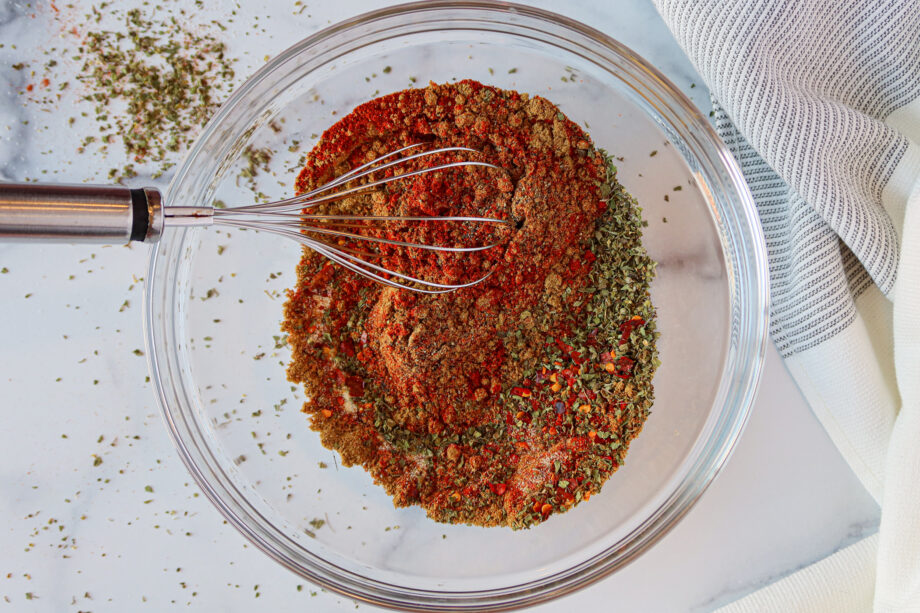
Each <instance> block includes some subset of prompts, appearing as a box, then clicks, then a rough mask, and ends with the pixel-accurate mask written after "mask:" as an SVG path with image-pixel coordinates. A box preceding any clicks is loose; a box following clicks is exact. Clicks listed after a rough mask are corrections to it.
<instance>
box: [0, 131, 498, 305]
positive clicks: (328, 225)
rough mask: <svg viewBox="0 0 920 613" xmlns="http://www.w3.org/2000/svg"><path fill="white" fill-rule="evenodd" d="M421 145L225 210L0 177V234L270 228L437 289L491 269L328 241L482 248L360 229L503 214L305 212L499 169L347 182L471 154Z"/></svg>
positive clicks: (64, 238) (399, 281) (380, 274)
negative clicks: (386, 260) (448, 279)
mask: <svg viewBox="0 0 920 613" xmlns="http://www.w3.org/2000/svg"><path fill="white" fill-rule="evenodd" d="M419 147H424V144H421V143H419V144H415V145H409V146H408V147H403V148H402V149H398V150H396V151H392V152H390V153H388V154H386V155H383V156H380V157H378V158H377V159H375V160H373V161H371V162H368V163H367V164H364V165H362V166H359V167H358V168H355V169H353V170H351V171H349V172H347V173H345V174H343V175H340V176H339V177H336V178H335V179H333V180H332V181H330V182H329V183H326V184H325V185H322V186H320V187H318V188H316V189H314V190H311V191H309V192H307V193H304V194H301V195H299V196H295V197H293V198H288V199H286V200H281V201H278V202H269V203H265V204H252V205H247V206H239V207H230V208H214V207H208V206H163V202H162V200H163V199H162V196H161V194H160V192H159V191H158V190H157V189H155V188H150V187H145V188H140V189H130V188H127V187H119V186H101V185H52V184H40V183H0V238H2V239H13V240H51V241H60V242H77V241H83V242H87V241H88V242H96V243H112V242H121V241H126V240H127V241H140V242H146V243H153V242H156V241H157V240H159V238H160V236H161V234H162V231H163V228H164V227H165V226H209V225H221V226H233V227H236V228H247V229H253V230H258V231H264V232H271V233H273V234H277V235H279V236H284V237H287V238H291V239H294V240H296V241H297V242H299V243H301V244H303V245H306V246H307V247H309V248H310V249H312V250H313V251H315V252H316V253H319V254H321V255H323V256H325V257H326V258H328V259H329V260H331V261H333V262H335V263H336V264H339V265H340V266H344V267H345V268H347V269H348V270H351V271H353V272H355V273H357V274H359V275H363V276H365V277H367V278H369V279H373V280H374V281H377V282H379V283H383V284H385V285H389V286H391V287H398V288H403V289H408V290H411V291H415V292H422V293H443V292H451V291H454V290H457V289H460V288H463V287H471V286H473V285H476V284H478V283H481V282H482V281H484V280H485V279H487V278H488V277H489V275H490V274H491V273H489V274H486V275H484V276H482V277H480V278H478V279H475V280H472V281H469V282H466V283H459V284H443V283H435V282H433V281H428V280H425V279H420V278H417V277H413V276H410V275H407V274H405V273H403V272H400V271H397V270H390V269H387V268H385V267H382V266H379V265H377V264H374V263H373V262H369V261H367V259H366V258H368V257H373V256H374V254H372V253H362V252H359V251H356V250H355V249H353V248H351V247H349V246H343V245H338V246H337V245H335V244H333V243H331V242H330V241H331V240H335V241H343V240H344V241H347V242H351V241H357V242H365V243H377V244H385V245H391V246H394V247H401V248H415V249H425V250H429V251H442V252H471V251H483V250H486V249H492V248H494V247H497V246H498V245H499V244H500V243H501V241H496V242H493V243H490V244H487V245H474V246H469V247H455V246H446V245H436V244H428V243H415V242H407V241H400V240H393V239H389V238H383V237H380V236H373V235H368V234H361V233H360V232H359V231H360V230H361V229H371V230H373V229H375V228H377V229H379V227H380V226H379V224H383V223H387V222H413V223H423V222H439V223H472V224H503V225H507V224H509V222H508V221H506V220H502V219H493V218H489V217H465V216H387V215H324V214H311V213H308V212H307V211H308V210H309V209H311V208H313V207H316V206H319V205H321V204H324V203H329V202H333V201H336V200H341V199H343V198H347V197H349V196H353V195H355V194H358V193H361V192H367V191H369V190H374V189H377V188H379V187H381V186H382V185H385V184H387V183H391V182H394V181H403V180H405V179H408V178H410V177H413V176H417V175H421V174H425V173H430V172H435V171H439V170H445V169H448V168H455V167H461V166H484V167H487V168H496V169H497V168H498V167H497V166H494V165H493V164H489V163H487V162H481V161H478V160H461V161H456V162H447V163H442V164H438V165H435V166H431V167H427V168H420V169H418V170H413V171H409V172H404V173H401V174H394V175H392V176H389V177H384V178H380V179H376V180H369V181H368V182H366V183H361V184H358V185H354V186H352V187H348V184H349V183H351V182H354V181H359V180H361V179H363V178H365V177H369V176H370V175H371V174H373V173H376V172H380V171H384V170H387V169H389V168H394V169H395V167H398V166H400V165H403V164H406V163H407V162H409V161H411V160H415V159H419V158H423V157H427V156H432V155H437V154H443V153H453V152H471V153H476V151H475V150H474V149H468V148H466V147H442V148H439V149H428V150H424V151H420V152H417V153H409V152H410V151H411V150H413V149H417V148H419ZM369 178H371V179H373V178H372V177H369ZM349 230H351V231H349ZM324 238H325V239H326V240H324Z"/></svg>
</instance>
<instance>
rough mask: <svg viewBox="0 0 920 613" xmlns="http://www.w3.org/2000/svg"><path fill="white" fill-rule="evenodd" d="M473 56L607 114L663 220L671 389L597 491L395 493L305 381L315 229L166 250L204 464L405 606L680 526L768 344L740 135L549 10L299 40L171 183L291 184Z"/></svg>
mask: <svg viewBox="0 0 920 613" xmlns="http://www.w3.org/2000/svg"><path fill="white" fill-rule="evenodd" d="M464 78H473V79H476V80H479V81H482V82H483V83H487V84H491V85H496V86H498V87H502V88H508V89H516V90H518V91H522V92H528V93H530V94H532V95H541V96H544V97H546V98H548V99H549V100H551V101H552V102H554V103H556V104H557V105H559V107H560V108H561V109H562V110H563V111H564V112H565V113H566V114H567V115H568V116H569V118H571V119H572V120H574V121H576V122H578V123H580V124H581V125H584V126H586V128H587V130H588V132H589V133H590V134H591V136H592V138H593V139H594V141H595V143H596V144H597V145H598V146H599V147H602V148H604V149H607V150H608V151H609V152H610V153H611V154H613V155H615V156H617V157H618V158H621V159H620V162H619V164H618V165H619V169H620V180H621V182H622V183H623V184H624V185H625V186H626V187H627V189H628V190H629V191H630V192H631V193H632V194H633V195H634V196H635V197H636V198H637V199H638V201H639V203H640V205H641V206H642V207H643V210H644V212H643V215H644V218H645V219H646V220H647V222H648V224H649V225H648V228H646V231H645V238H644V243H645V245H646V247H647V249H648V251H649V253H650V255H651V256H652V258H653V259H655V260H656V261H657V262H658V275H657V278H656V280H655V282H654V283H653V287H652V298H653V302H654V304H655V306H656V307H657V309H658V318H659V320H658V325H659V330H660V332H661V339H660V343H659V349H660V358H661V362H662V365H661V367H660V368H659V370H658V372H657V374H656V376H655V382H654V383H655V394H656V401H655V404H654V406H653V408H652V414H651V416H650V417H649V420H648V422H647V424H646V426H645V428H644V430H643V432H642V433H641V435H640V436H639V437H638V438H637V439H636V440H635V441H634V442H633V444H632V446H631V449H630V451H629V454H628V456H627V461H626V464H625V466H624V467H623V468H621V469H620V470H619V471H618V472H617V473H616V474H615V475H614V476H613V477H612V478H611V480H610V481H608V483H607V484H606V485H605V487H604V489H603V491H602V492H601V493H600V494H599V495H597V496H594V497H592V499H591V501H590V502H588V503H584V504H581V505H578V506H577V507H575V508H574V509H573V510H571V511H570V512H568V513H565V514H561V515H558V516H553V517H551V518H550V519H549V520H548V521H547V522H545V523H544V524H542V525H539V526H537V527H536V528H534V529H531V530H527V531H519V532H512V531H510V530H507V529H498V528H492V529H483V528H474V527H467V526H448V525H444V524H437V523H434V522H432V521H430V520H428V519H427V518H425V516H424V513H423V512H422V511H420V510H419V509H417V508H412V509H394V508H393V506H392V502H391V500H390V499H389V498H388V497H387V496H386V495H385V494H384V492H383V490H382V489H381V488H378V487H376V486H374V485H373V483H372V482H371V480H370V478H369V477H368V475H367V474H366V473H365V472H364V471H363V470H361V469H360V468H347V469H346V468H343V467H341V466H339V465H338V462H337V456H336V454H334V453H333V452H331V451H329V450H326V449H324V448H323V447H322V446H321V445H320V443H319V440H318V436H317V435H316V434H315V433H313V432H312V431H310V430H309V428H308V426H307V422H306V417H305V416H304V415H302V414H301V413H300V412H299V409H300V406H301V404H302V403H303V401H304V397H303V395H302V393H300V392H299V391H298V390H296V389H294V388H293V387H292V385H291V384H290V383H289V382H287V381H286V380H285V374H284V369H285V366H286V364H287V362H288V360H289V351H288V349H287V347H286V346H284V343H283V339H282V338H281V337H280V334H281V332H280V329H279V326H280V321H281V318H282V305H283V302H284V299H285V297H284V290H285V289H286V288H287V287H290V286H292V285H293V282H294V268H295V265H296V263H297V261H298V259H299V254H300V247H299V246H298V245H297V244H296V243H294V242H292V241H287V240H285V239H279V238H276V237H273V236H271V235H269V234H265V233H258V232H253V231H240V230H229V231H226V230H215V229H208V230H175V229H171V230H167V231H166V232H165V233H164V236H163V239H162V240H161V242H160V243H159V245H158V247H157V248H156V250H155V251H154V252H153V254H152V256H151V265H150V273H149V276H148V300H147V305H146V306H147V312H146V318H147V334H148V346H149V347H148V348H149V351H148V355H149V356H150V361H151V371H152V373H153V375H154V380H155V383H156V386H157V390H158V394H159V400H160V404H161V407H162V409H163V412H164V415H165V418H166V421H167V424H168V427H169V430H170V432H171V434H172V435H173V437H174V438H175V440H176V443H177V445H178V447H179V451H180V453H181V455H182V457H183V459H184V461H185V462H186V464H187V465H188V467H189V469H190V470H191V472H192V474H193V475H194V477H195V478H196V480H197V481H198V483H199V485H200V486H201V487H202V488H203V490H204V491H205V492H206V494H207V495H208V496H209V497H210V498H211V500H212V501H213V502H214V503H215V504H216V505H217V507H218V508H219V509H220V510H221V512H222V513H223V514H224V515H225V516H226V517H227V518H228V520H229V521H231V523H233V524H234V525H235V526H236V527H237V528H238V529H240V530H241V531H242V532H243V533H244V534H245V535H246V536H248V537H249V538H250V539H251V540H252V541H253V542H254V543H256V544H257V545H258V546H259V547H260V548H262V549H263V550H265V551H266V552H267V553H269V554H270V555H272V556H273V557H275V558H276V559H277V560H279V561H280V562H281V563H283V564H285V565H286V566H288V567H289V568H291V569H292V570H294V571H295V572H298V573H300V574H302V575H303V576H305V577H307V578H309V579H311V580H313V581H315V582H317V583H320V584H322V585H324V586H326V587H329V588H331V589H335V590H337V591H340V592H343V593H346V594H348V595H350V596H353V597H356V598H361V599H366V600H369V601H372V602H375V603H377V604H382V605H390V606H402V607H411V608H417V609H425V608H429V607H441V608H444V607H448V608H465V607H469V606H477V607H491V608H505V607H510V606H518V605H522V604H527V603H533V602H536V601H539V600H544V599H547V598H550V597H553V596H557V595H560V594H562V593H565V592H566V591H569V590H571V589H574V588H576V587H578V586H580V585H584V584H585V583H587V582H590V581H592V580H595V579H597V578H598V577H601V576H603V575H605V574H607V573H609V572H612V571H613V570H615V569H617V568H619V567H620V566H622V565H623V564H625V563H627V562H628V561H629V560H631V559H633V558H634V556H636V555H638V554H639V553H641V552H642V551H643V550H644V549H645V548H647V547H648V546H649V545H650V544H651V543H653V542H654V541H655V540H657V539H658V538H660V537H661V536H662V535H663V534H664V533H665V532H666V531H667V529H669V528H670V527H671V526H673V524H674V522H675V521H676V520H677V519H679V517H680V516H681V515H682V514H683V513H685V512H686V511H687V510H688V509H689V507H690V505H692V503H693V502H694V501H695V500H696V499H697V498H698V496H699V495H700V494H701V493H702V491H703V490H704V489H705V487H706V486H707V485H708V484H709V483H710V482H711V480H712V479H713V477H714V476H715V474H716V472H717V471H718V470H719V468H720V467H721V465H722V463H723V462H724V461H725V459H726V458H727V455H728V453H729V451H730V449H731V447H732V445H733V443H734V441H735V440H736V438H737V436H738V435H739V433H740V431H741V428H742V426H743V423H744V421H745V419H746V416H747V413H748V410H749V409H750V405H751V401H752V399H753V394H754V391H755V387H756V382H757V380H758V378H759V373H760V366H761V363H762V358H763V349H764V340H765V334H766V290H765V287H766V285H765V284H766V282H765V277H766V275H765V270H766V268H765V257H764V247H763V241H762V239H761V237H760V236H759V234H758V232H757V230H756V229H755V228H756V227H757V226H756V222H755V217H754V207H753V203H752V202H751V199H750V196H749V195H748V193H747V191H746V188H745V187H744V185H743V182H742V180H741V178H740V173H739V172H738V170H737V168H736V167H735V165H734V162H733V161H732V159H731V157H730V155H729V154H728V152H727V151H726V150H725V148H724V146H723V145H722V144H721V143H720V142H719V141H718V139H717V138H716V137H715V135H714V133H713V132H712V130H711V128H710V127H709V126H708V124H707V122H706V121H705V120H704V119H703V118H702V117H701V115H700V114H699V112H698V111H696V110H695V109H694V108H693V107H692V105H691V104H690V102H689V101H688V100H686V98H684V97H683V96H682V95H681V94H680V93H679V92H678V91H677V90H676V89H675V88H674V87H673V86H672V85H670V84H669V83H668V82H667V81H666V80H665V79H664V78H663V77H662V76H661V75H660V74H658V73H657V72H655V71H654V69H652V68H650V67H649V66H647V65H646V64H645V63H644V61H642V60H641V59H640V58H638V57H637V56H635V55H634V54H633V53H632V52H631V51H630V50H629V49H627V48H625V47H622V46H621V45H619V44H617V43H616V42H615V41H613V40H612V39H609V38H606V37H604V36H603V35H601V34H599V33H597V32H594V31H591V30H590V29H588V28H586V27H585V26H582V25H579V24H575V23H574V22H570V21H568V20H566V19H564V18H561V17H558V16H553V17H550V16H549V14H547V13H544V12H541V11H538V10H535V9H529V8H526V9H525V8H523V7H514V6H509V5H506V4H502V5H493V4H480V3H468V4H463V3H460V4H458V3H452V2H451V3H436V2H426V3H422V4H417V5H406V6H404V7H394V8H392V9H387V10H383V11H379V12H377V13H373V14H369V15H367V16H362V17H359V18H356V19H355V20H352V21H350V22H346V23H344V24H340V25H338V26H333V27H332V28H329V29H328V30H325V31H323V32H321V33H319V34H317V35H316V36H313V37H311V38H309V39H307V40H305V41H303V42H301V43H299V44H298V45H295V46H294V47H292V48H291V49H289V50H288V51H286V52H285V53H283V54H281V55H280V56H278V57H277V58H275V59H274V60H272V61H271V62H270V63H269V64H268V65H267V66H265V67H264V68H263V69H262V70H260V71H259V72H258V73H257V74H256V75H254V76H253V77H252V78H251V79H250V80H249V81H247V83H246V84H245V85H244V86H243V87H242V88H241V89H240V90H238V91H237V92H236V93H235V94H234V96H233V97H232V98H231V100H230V101H229V102H228V103H227V104H226V105H225V106H224V107H223V108H222V109H221V111H220V112H219V114H218V115H217V116H216V117H215V119H214V120H213V121H212V122H211V123H210V124H209V126H208V128H207V129H206V130H205V132H204V134H203V135H202V137H201V139H200V140H199V142H198V143H197V144H196V146H195V148H194V149H193V151H192V152H191V153H190V155H189V157H188V158H187V159H186V160H185V162H184V163H183V165H182V166H181V167H180V169H179V171H178V172H177V175H176V178H175V179H174V181H173V183H172V185H171V187H170V190H169V193H168V196H167V201H168V204H171V205H196V204H210V203H212V202H215V201H222V202H223V203H226V204H227V205H229V206H233V205H241V204H249V203H251V202H253V201H254V200H257V199H262V198H268V199H281V198H284V197H289V196H290V195H291V194H292V188H293V182H294V178H295V177H296V174H297V172H298V171H299V168H300V166H301V163H302V162H301V156H302V155H303V154H304V153H305V152H306V151H308V150H309V149H310V147H311V146H312V145H313V144H314V143H315V142H316V140H317V139H318V135H319V134H321V133H322V132H323V130H324V129H326V128H327V127H329V126H330V125H331V124H332V123H334V122H335V121H337V119H338V118H340V117H341V116H343V115H344V114H346V113H347V112H349V111H350V110H351V109H352V108H354V106H356V105H357V104H360V103H361V102H363V101H366V100H368V99H370V98H372V97H374V96H376V95H380V94H384V93H389V92H391V91H396V90H399V89H404V88H407V87H420V86H422V85H424V84H425V83H427V82H428V81H429V80H431V81H436V82H445V81H453V80H459V79H464ZM258 151H268V152H270V153H271V159H270V161H269V162H267V163H266V164H264V166H263V165H262V164H260V163H256V164H255V165H253V160H254V159H257V158H258V156H257V155H254V153H255V152H258ZM653 152H655V153H653ZM678 188H679V189H678ZM256 194H258V195H256ZM665 196H667V200H665ZM320 520H321V521H322V522H323V524H322V525H321V526H320Z"/></svg>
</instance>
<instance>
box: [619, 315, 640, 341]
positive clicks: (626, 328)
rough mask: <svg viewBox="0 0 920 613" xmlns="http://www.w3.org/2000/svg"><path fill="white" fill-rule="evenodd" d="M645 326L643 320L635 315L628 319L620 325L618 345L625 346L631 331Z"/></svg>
mask: <svg viewBox="0 0 920 613" xmlns="http://www.w3.org/2000/svg"><path fill="white" fill-rule="evenodd" d="M643 324H645V320H644V319H642V318H641V317H639V316H638V315H635V316H633V317H631V318H630V319H627V320H626V321H624V322H623V323H621V324H620V333H621V336H620V344H621V345H625V344H626V343H628V342H629V336H630V335H631V334H632V331H633V330H635V329H636V328H638V327H639V326H641V325H643Z"/></svg>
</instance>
